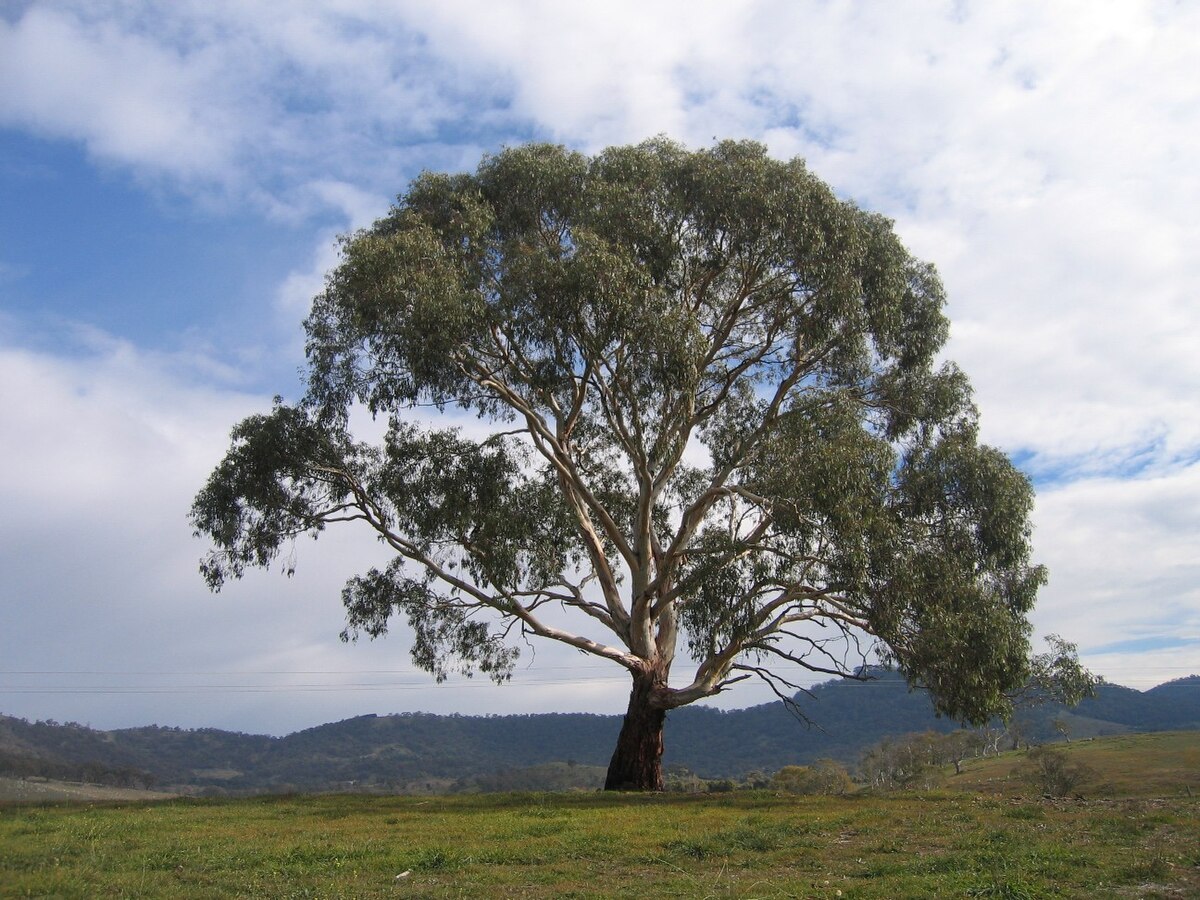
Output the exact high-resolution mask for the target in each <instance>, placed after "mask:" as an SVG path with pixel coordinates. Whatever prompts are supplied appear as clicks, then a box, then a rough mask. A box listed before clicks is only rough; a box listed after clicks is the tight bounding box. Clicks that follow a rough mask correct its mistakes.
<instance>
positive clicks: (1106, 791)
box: [946, 731, 1200, 798]
mask: <svg viewBox="0 0 1200 900" xmlns="http://www.w3.org/2000/svg"><path fill="white" fill-rule="evenodd" d="M1053 746H1054V747H1055V748H1057V749H1060V750H1063V751H1064V752H1066V753H1067V754H1068V756H1069V757H1070V760H1071V761H1072V762H1075V763H1082V764H1083V765H1085V766H1087V767H1088V768H1089V769H1090V770H1091V771H1092V776H1091V777H1090V778H1088V779H1087V780H1086V781H1084V782H1083V783H1082V784H1081V785H1080V786H1079V789H1078V793H1080V794H1082V795H1083V796H1084V797H1088V798H1103V797H1108V798H1114V797H1173V796H1179V795H1180V794H1182V795H1184V796H1198V797H1200V732H1196V731H1164V732H1154V733H1151V734H1122V735H1117V736H1114V737H1106V738H1095V739H1094V740H1086V741H1072V742H1071V743H1070V744H1066V743H1057V744H1054V745H1053ZM1024 761H1025V751H1019V752H1010V753H1002V754H1000V755H999V756H994V757H989V758H987V759H974V760H970V761H968V762H966V763H965V764H964V765H963V773H962V774H961V775H951V776H950V777H949V778H948V779H947V782H946V785H947V787H951V788H956V789H960V790H966V791H987V792H989V793H994V792H998V793H1005V794H1009V795H1020V794H1025V793H1029V791H1030V786H1029V784H1028V783H1026V782H1025V781H1024V779H1023V778H1022V777H1021V774H1020V768H1021V764H1022V763H1023V762H1024Z"/></svg>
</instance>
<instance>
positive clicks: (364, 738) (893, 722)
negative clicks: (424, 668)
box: [0, 670, 1200, 793]
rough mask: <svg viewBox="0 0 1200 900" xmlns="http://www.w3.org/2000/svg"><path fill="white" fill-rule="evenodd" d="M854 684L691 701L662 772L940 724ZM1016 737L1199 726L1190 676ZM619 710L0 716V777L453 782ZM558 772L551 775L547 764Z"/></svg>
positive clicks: (573, 736)
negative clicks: (305, 717)
mask: <svg viewBox="0 0 1200 900" xmlns="http://www.w3.org/2000/svg"><path fill="white" fill-rule="evenodd" d="M870 674H871V675H872V676H873V677H872V680H868V681H845V680H839V681H831V682H827V683H825V684H821V685H818V686H816V687H815V688H813V689H812V691H811V693H810V694H799V695H797V697H796V701H797V704H798V707H799V710H800V712H801V713H802V714H803V716H804V717H805V718H807V719H808V722H807V723H805V722H802V721H800V719H798V718H797V716H796V715H794V714H793V713H792V712H789V710H788V709H787V708H786V707H785V706H784V705H783V704H782V703H772V704H765V705H762V706H754V707H750V708H748V709H741V710H732V711H720V710H715V709H711V708H708V707H703V706H692V707H685V708H683V709H678V710H674V711H672V712H671V713H670V714H669V716H668V719H667V730H666V743H667V752H666V756H665V758H664V763H665V765H666V766H667V768H668V769H670V768H672V767H675V768H678V767H684V768H686V769H688V770H690V771H692V772H695V773H696V774H698V775H701V776H703V777H707V778H729V777H739V776H741V775H744V774H745V773H747V772H751V771H754V770H758V771H762V772H767V773H770V772H774V771H776V770H778V769H779V768H781V767H782V766H785V765H797V764H804V763H806V762H811V761H812V760H814V759H817V758H820V757H831V758H833V759H837V760H840V761H843V762H845V763H847V764H853V763H854V762H855V761H856V760H857V759H858V757H859V756H860V754H861V753H862V751H863V750H864V749H865V748H867V747H869V746H870V745H872V744H875V743H877V742H878V741H879V740H881V739H882V738H884V737H886V736H888V735H897V734H903V733H907V732H913V731H925V730H929V729H932V730H936V731H951V730H953V729H954V728H955V727H957V726H956V724H955V723H953V722H951V721H948V720H946V719H942V718H938V717H937V716H936V715H935V714H934V711H933V706H932V704H931V702H930V700H929V698H928V696H927V695H926V694H924V693H923V692H920V691H915V692H910V691H909V690H908V688H907V687H906V685H905V683H904V681H903V679H902V678H900V677H899V676H898V675H897V674H895V673H893V672H888V671H886V670H875V671H872V672H871V673H870ZM1018 725H1019V728H1020V731H1021V733H1022V735H1023V736H1024V737H1025V738H1026V739H1027V740H1035V741H1043V740H1052V739H1056V738H1059V737H1060V736H1061V730H1060V729H1065V731H1066V733H1067V734H1068V736H1072V737H1076V736H1077V737H1081V738H1084V737H1092V736H1098V735H1103V734H1116V733H1121V732H1126V731H1168V730H1186V729H1200V676H1195V675H1193V676H1189V677H1187V678H1182V679H1179V680H1177V681H1171V682H1168V683H1166V684H1162V685H1159V686H1158V687H1156V688H1152V689H1151V690H1148V691H1144V692H1142V691H1135V690H1132V689H1130V688H1125V687H1121V686H1119V685H1112V684H1105V685H1102V686H1101V687H1100V688H1099V690H1098V692H1097V695H1096V697H1094V698H1092V699H1089V700H1086V701H1084V702H1083V703H1082V704H1080V706H1079V707H1078V708H1076V709H1074V710H1071V711H1067V710H1065V709H1063V708H1062V707H1054V706H1047V707H1042V708H1039V709H1035V710H1030V711H1027V712H1025V713H1023V714H1022V715H1021V717H1020V719H1019V720H1018ZM620 727H621V718H620V717H619V716H599V715H589V714H584V713H544V714H539V715H520V716H457V715H453V716H438V715H430V714H426V713H403V714H400V715H385V716H376V715H369V716H359V717H357V718H353V719H346V720H344V721H341V722H334V723H331V724H328V725H321V726H319V727H316V728H309V729H306V730H304V731H299V732H296V733H294V734H290V735H287V736H286V737H280V738H276V737H269V736H265V735H252V734H242V733H238V732H229V731H220V730H217V729H209V728H202V729H194V730H185V729H178V728H161V727H158V726H153V725H152V726H148V727H144V728H127V729H120V730H117V731H96V730H94V729H91V728H86V727H84V726H82V725H77V724H66V725H61V724H58V723H53V722H35V723H30V722H27V721H25V720H23V719H15V718H11V717H7V716H0V775H4V774H9V775H42V776H46V777H51V778H74V779H79V780H85V779H86V780H89V781H95V782H99V783H108V784H121V785H140V786H155V787H158V788H160V789H176V790H184V791H188V792H207V793H226V792H228V793H244V792H260V791H293V790H294V791H315V790H347V789H353V790H379V791H426V790H430V791H431V790H448V789H454V788H455V787H456V786H457V787H458V788H459V789H461V788H463V787H464V786H469V785H471V784H476V785H478V784H479V783H483V782H487V783H508V782H511V781H512V779H511V778H510V779H508V781H507V782H506V780H505V779H504V778H500V779H497V778H496V776H497V775H500V774H503V773H506V772H512V771H513V770H518V769H526V768H532V767H541V770H544V771H549V770H547V769H546V766H547V764H550V763H556V762H557V763H565V764H566V766H565V767H564V768H570V767H574V766H578V767H579V768H580V769H581V770H582V769H585V768H590V767H593V766H605V765H606V764H607V762H608V756H609V754H610V753H611V752H612V748H613V745H614V743H615V741H616V737H617V732H618V731H619V730H620ZM555 771H558V770H555Z"/></svg>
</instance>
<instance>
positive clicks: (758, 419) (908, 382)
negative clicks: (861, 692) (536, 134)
mask: <svg viewBox="0 0 1200 900" xmlns="http://www.w3.org/2000/svg"><path fill="white" fill-rule="evenodd" d="M943 302H944V298H943V292H942V286H941V284H940V282H939V280H938V277H937V275H936V273H935V271H934V269H933V268H932V267H931V266H929V265H927V264H925V263H922V262H919V261H917V260H915V259H913V258H912V256H911V255H910V254H909V253H908V252H907V250H906V249H905V248H904V247H903V246H902V244H901V243H900V241H899V240H898V239H897V237H896V236H895V234H894V233H893V231H892V228H891V223H890V222H889V221H888V220H887V219H885V218H883V217H881V216H878V215H873V214H870V213H867V212H863V211H862V210H860V209H858V208H856V207H855V206H854V205H852V204H850V203H847V202H844V201H840V200H838V199H837V198H836V197H834V195H833V194H832V192H831V191H830V189H829V188H828V187H827V186H826V185H825V184H823V183H822V182H821V181H820V180H818V179H817V178H815V177H814V176H813V175H811V174H810V173H809V172H808V171H807V169H806V168H805V166H804V164H803V162H801V161H800V160H793V161H791V162H779V161H777V160H773V159H771V158H769V157H768V156H767V154H766V151H765V149H764V148H763V147H762V146H760V145H758V144H754V143H745V142H723V143H720V144H717V145H715V146H714V147H712V148H711V149H708V150H703V151H699V152H689V151H687V150H685V149H683V148H681V147H680V146H678V145H676V144H674V143H671V142H669V141H666V140H661V139H660V140H654V141H650V142H647V143H644V144H640V145H638V146H633V147H615V148H610V149H609V150H606V151H605V152H603V153H600V154H599V155H597V156H594V157H587V156H584V155H581V154H578V153H573V152H569V151H567V150H565V149H563V148H562V147H557V146H550V145H544V144H533V145H528V146H521V147H517V148H513V149H508V150H505V151H503V152H501V153H499V154H497V155H495V156H489V157H486V158H485V159H484V160H483V162H482V163H481V164H480V166H479V169H478V171H477V172H476V173H475V174H473V175H467V174H462V175H445V174H430V173H426V174H423V175H421V176H420V177H419V178H417V179H416V180H415V181H414V182H413V183H412V184H411V185H410V187H409V189H408V191H407V193H405V194H404V195H403V196H402V197H401V198H400V199H399V201H398V203H397V204H396V205H395V206H394V207H393V209H392V210H391V212H390V213H389V214H388V215H387V216H385V217H384V218H382V219H380V220H379V221H377V222H376V223H375V224H374V225H373V226H372V227H370V228H368V229H365V230H363V231H359V232H357V233H354V234H352V235H349V236H347V237H345V238H344V239H343V241H342V245H341V262H340V264H339V265H338V267H337V268H336V269H335V270H334V271H333V272H332V273H330V275H329V276H328V279H327V283H326V288H325V290H324V292H323V293H322V294H320V295H319V296H318V297H317V298H316V299H315V301H314V304H313V309H312V312H311V314H310V316H309V318H308V319H307V321H306V329H307V333H308V345H307V352H308V361H309V382H308V392H307V395H306V396H305V397H304V399H303V400H302V401H301V402H300V403H299V404H298V405H295V406H291V405H285V404H283V403H282V402H281V401H277V402H276V406H275V408H274V410H273V411H272V412H270V413H269V414H265V415H259V416H253V417H251V418H249V419H247V420H245V421H244V422H242V423H241V424H240V425H238V426H237V428H235V430H234V432H233V444H232V447H231V449H230V451H229V453H228V455H227V456H226V457H225V459H224V461H223V462H222V463H221V464H220V465H219V466H218V467H217V469H216V471H215V472H214V473H213V475H212V477H211V479H210V480H209V482H208V484H207V485H206V486H205V487H204V489H203V490H202V491H201V492H200V494H199V495H198V496H197V498H196V501H195V505H194V507H193V510H192V519H193V523H194V525H195V527H196V530H197V533H198V534H205V535H207V536H209V537H210V538H211V539H212V541H213V543H214V545H215V549H213V551H212V552H211V553H210V554H209V555H208V556H207V557H206V559H205V560H204V561H203V563H202V571H203V573H204V575H205V577H206V578H207V580H208V582H209V584H210V585H211V586H212V587H213V588H214V589H217V588H219V587H220V586H221V585H222V583H223V582H224V581H225V580H226V579H227V578H229V577H237V576H240V575H241V574H242V573H243V571H244V570H245V568H246V567H247V566H264V565H268V564H270V563H271V561H272V560H273V559H274V558H275V557H276V556H277V554H278V553H279V552H280V551H281V549H282V548H284V547H285V546H286V544H287V543H288V542H290V541H291V540H293V539H294V538H295V537H296V536H297V535H300V534H302V533H306V532H310V533H315V532H319V531H320V530H322V529H323V528H325V527H326V526H327V525H328V524H330V523H332V522H343V521H357V522H361V523H362V524H363V525H364V526H366V527H367V528H368V529H370V530H371V531H372V532H373V533H374V534H375V535H376V536H377V537H379V538H381V539H382V540H383V541H384V542H385V543H386V544H387V546H388V547H390V548H391V549H392V550H393V551H395V557H394V560H393V561H392V563H391V564H390V565H388V566H387V567H386V568H385V569H384V570H382V571H379V570H371V571H369V572H367V573H365V574H362V575H358V576H356V577H353V578H351V579H350V581H349V583H348V584H347V585H346V588H345V590H344V592H343V600H344V602H345V606H346V609H347V613H348V628H347V632H346V635H344V636H353V635H356V634H358V633H360V632H365V633H367V634H369V635H371V636H372V637H374V636H377V635H380V634H383V633H384V632H385V631H386V629H387V627H388V623H389V620H390V619H391V617H392V616H393V615H395V614H397V613H402V614H403V615H404V617H405V618H406V619H407V622H408V624H409V625H410V626H411V628H412V630H413V632H414V634H415V637H414V642H413V647H412V654H413V658H414V660H415V661H416V663H417V664H418V665H420V666H422V667H424V668H425V669H427V670H429V671H430V672H432V673H434V674H435V675H436V676H437V677H438V678H442V677H444V676H445V674H446V673H447V672H448V671H450V670H451V669H452V668H457V669H458V670H461V671H471V670H475V669H477V670H480V671H483V672H485V673H487V674H489V675H491V676H492V677H493V678H496V679H497V680H503V679H505V678H507V677H508V674H509V672H510V671H511V667H512V665H513V662H514V659H515V658H516V656H517V653H518V650H517V646H516V645H517V643H519V641H518V640H517V639H518V638H519V637H521V636H536V637H541V638H547V639H552V640H556V641H561V642H563V643H566V644H569V645H571V646H573V647H576V648H578V649H579V650H581V651H584V652H586V653H590V654H593V655H595V656H599V657H603V658H605V659H609V660H612V661H613V662H614V663H616V664H618V665H621V666H624V667H625V668H626V669H628V670H629V672H630V673H631V674H632V676H633V691H632V693H631V697H630V706H629V713H628V715H627V718H626V723H625V727H624V729H623V731H622V734H621V737H620V739H619V742H618V747H617V751H616V753H615V754H614V757H613V762H612V765H611V768H610V772H609V786H610V787H638V788H656V787H658V786H660V784H661V773H660V766H659V758H660V756H661V750H662V723H663V717H664V714H665V710H667V709H670V708H673V707H677V706H681V705H683V704H687V703H691V702H692V701H694V700H698V699H700V698H702V697H708V696H711V695H713V694H715V693H717V692H719V691H722V690H724V689H725V688H727V687H729V685H731V684H732V683H734V682H736V681H738V680H741V679H743V678H747V677H752V676H755V675H757V676H759V677H762V678H764V679H766V680H767V681H768V682H769V683H771V684H772V685H773V686H774V687H775V688H776V690H777V691H779V692H780V693H781V694H782V693H786V692H787V691H788V690H789V689H792V688H794V683H793V682H792V681H789V679H791V678H794V677H795V676H794V675H793V674H792V673H793V672H796V671H798V670H808V671H810V672H821V673H835V674H851V673H852V672H853V667H854V665H855V664H856V663H857V662H859V661H861V659H862V653H863V652H864V651H865V650H866V649H867V648H868V647H873V648H874V649H875V650H876V652H878V653H880V654H882V655H883V656H884V657H885V658H886V659H888V660H890V661H891V662H894V663H895V664H897V665H898V666H899V667H900V668H901V669H902V670H903V671H904V672H905V674H906V675H907V676H908V677H909V678H910V680H911V681H912V682H913V683H917V684H920V685H923V686H925V687H927V688H929V690H930V691H931V693H932V694H933V696H934V698H935V699H936V702H937V705H938V707H939V709H940V710H942V711H943V712H945V713H947V714H949V715H952V716H955V717H958V718H961V719H966V720H971V721H975V722H979V721H982V720H985V719H988V718H990V717H992V716H993V715H995V714H997V713H1003V712H1004V709H1005V704H1006V702H1007V701H1006V700H1005V694H1006V692H1008V691H1011V690H1012V689H1013V688H1015V687H1016V686H1018V685H1019V684H1021V683H1022V682H1023V681H1024V679H1025V678H1026V675H1027V672H1028V662H1027V657H1028V652H1029V647H1028V632H1029V626H1028V624H1027V621H1026V615H1027V613H1028V612H1029V610H1030V608H1031V606H1032V604H1033V602H1034V599H1035V595H1036V593H1037V589H1038V587H1039V585H1040V584H1041V583H1042V581H1043V580H1044V574H1043V571H1042V569H1041V568H1040V567H1036V566H1032V565H1030V562H1029V536H1030V529H1029V524H1028V515H1029V511H1030V507H1031V503H1032V494H1031V489H1030V486H1029V484H1028V482H1027V480H1026V479H1025V478H1024V477H1023V476H1022V475H1021V474H1020V473H1019V472H1018V471H1016V470H1015V469H1014V468H1013V467H1012V465H1011V464H1010V463H1009V462H1008V460H1007V459H1006V458H1005V457H1004V455H1003V454H1001V453H1000V452H998V451H997V450H995V449H992V448H989V447H986V446H981V445H980V444H979V443H978V441H977V427H976V412H975V409H974V407H973V405H972V402H971V397H970V389H969V386H968V383H967V381H966V379H965V378H964V376H963V374H962V373H961V372H960V371H959V370H958V369H957V368H955V367H954V366H953V365H951V364H943V365H941V366H938V365H937V364H936V363H935V357H936V355H937V353H938V351H939V349H940V348H941V347H942V345H943V343H944V341H945V339H946V335H947V322H946V320H945V318H944V316H943V314H942V306H943ZM356 404H362V405H365V406H366V407H367V408H368V409H369V410H370V411H371V412H372V413H373V414H375V415H377V416H382V417H386V419H387V421H388V422H389V426H390V427H389V430H388V432H387V436H386V438H385V439H384V441H383V443H382V445H379V446H375V445H368V444H365V443H361V442H358V441H356V439H355V438H354V436H353V435H352V434H351V433H350V430H349V427H348V416H349V413H350V410H351V408H352V407H353V406H355V405H356ZM429 405H431V406H435V407H438V408H446V407H455V406H457V407H462V408H463V409H466V410H470V411H473V412H474V413H476V414H478V415H479V416H481V417H484V418H485V419H487V420H491V421H493V422H495V423H497V424H496V425H495V427H494V434H493V435H492V436H490V437H487V438H486V439H484V440H472V439H469V438H468V437H466V436H464V434H463V433H462V432H461V431H456V430H453V429H437V428H430V427H425V426H422V425H419V424H417V418H416V417H415V416H413V415H412V414H411V411H412V410H413V409H414V407H418V406H429ZM560 610H565V611H566V612H568V613H574V614H575V619H574V624H572V625H571V626H569V627H568V626H564V625H563V624H562V623H563V622H564V621H568V620H569V618H570V617H568V616H564V615H563V614H562V612H560ZM548 611H553V615H552V616H550V617H547V615H546V613H547V612H548ZM680 641H682V642H683V645H682V646H683V649H686V652H687V656H688V658H689V662H688V665H687V672H686V674H684V675H683V677H676V678H674V679H671V678H669V676H670V674H671V667H672V663H673V662H674V661H675V659H676V653H677V650H678V649H679V647H680Z"/></svg>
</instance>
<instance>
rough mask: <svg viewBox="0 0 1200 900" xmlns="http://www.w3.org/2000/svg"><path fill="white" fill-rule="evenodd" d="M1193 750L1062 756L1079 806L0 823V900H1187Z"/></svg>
mask: <svg viewBox="0 0 1200 900" xmlns="http://www.w3.org/2000/svg"><path fill="white" fill-rule="evenodd" d="M1195 737H1196V735H1195V733H1193V734H1191V735H1185V736H1182V738H1181V737H1180V736H1170V735H1167V736H1161V735H1141V736H1137V737H1126V736H1122V737H1120V738H1113V739H1109V740H1105V741H1100V740H1097V741H1095V742H1087V743H1080V742H1076V743H1074V744H1072V745H1071V747H1070V748H1068V752H1069V753H1071V754H1072V755H1073V756H1074V755H1076V754H1079V755H1080V756H1082V755H1083V754H1088V759H1087V763H1088V765H1090V766H1092V767H1093V768H1094V769H1095V770H1096V772H1097V775H1096V782H1097V783H1096V785H1092V787H1091V789H1089V791H1088V792H1086V793H1085V796H1086V797H1087V799H1086V800H1044V799H1042V798H1040V797H1039V796H1037V794H1036V792H1033V791H1031V790H1030V788H1029V786H1028V785H1024V786H1022V783H1021V782H1020V781H1019V780H1014V779H1011V778H1009V774H1010V772H1011V770H1012V769H1013V768H1014V767H1015V766H1017V765H1019V764H1020V761H1021V755H1020V754H1016V755H1009V756H1007V757H1002V758H1000V759H998V760H997V759H993V760H986V761H981V762H980V763H978V764H977V765H976V766H973V767H971V768H969V769H968V771H967V772H965V773H964V774H963V775H962V776H956V777H955V778H951V779H950V781H949V783H948V785H949V788H950V789H946V790H942V791H939V792H931V793H922V794H892V795H875V796H872V795H870V794H865V793H860V794H853V795H849V796H845V797H799V796H795V795H782V794H774V793H770V792H749V793H728V794H716V795H706V796H690V795H644V796H639V795H610V794H600V793H590V794H581V793H570V794H568V793H563V794H483V795H472V796H457V797H370V796H363V795H345V796H339V795H323V796H308V797H260V798H254V799H248V800H211V801H199V800H169V801H163V802H156V803H149V802H136V803H128V802H126V803H121V804H117V803H94V804H91V805H79V804H75V805H68V804H60V805H32V804H23V805H22V804H8V805H0V897H25V896H29V897H64V898H71V897H79V898H83V897H88V898H91V897H172V898H175V897H181V898H188V897H195V898H200V897H204V898H208V897H283V898H286V897H338V898H342V897H547V898H549V897H651V896H654V897H762V898H781V897H838V896H840V897H844V898H856V897H859V898H872V897H873V898H903V897H968V898H971V897H980V898H1009V900H1022V898H1044V897H1055V898H1058V897H1080V898H1083V897H1088V898H1091V897H1163V898H1166V897H1186V896H1200V791H1197V790H1195V789H1194V788H1193V787H1192V786H1191V785H1192V783H1193V782H1192V780H1191V779H1194V778H1195V775H1196V766H1195V765H1194V754H1195V752H1196V751H1195V750H1194V749H1193V746H1194V745H1195V744H1196V740H1195ZM1098 785H1107V788H1108V791H1109V793H1108V795H1106V796H1105V795H1101V794H1100V793H1098V792H1097V790H1096V788H1097V786H1098ZM1122 786H1124V787H1122ZM985 789H986V790H985ZM1189 791H1190V794H1189ZM1018 794H1019V795H1018ZM401 873H407V874H406V875H404V876H403V877H401V878H397V876H398V875H401ZM839 892H840V893H839Z"/></svg>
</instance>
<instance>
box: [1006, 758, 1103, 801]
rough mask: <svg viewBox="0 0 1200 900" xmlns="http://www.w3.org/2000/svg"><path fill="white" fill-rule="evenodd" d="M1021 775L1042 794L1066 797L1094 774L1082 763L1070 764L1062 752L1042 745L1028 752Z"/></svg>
mask: <svg viewBox="0 0 1200 900" xmlns="http://www.w3.org/2000/svg"><path fill="white" fill-rule="evenodd" d="M1022 774H1023V775H1024V776H1025V778H1026V780H1028V781H1029V782H1030V783H1031V784H1033V785H1034V786H1035V787H1036V788H1037V789H1038V790H1040V791H1042V793H1044V794H1049V795H1050V796H1051V797H1066V796H1067V795H1068V794H1070V793H1072V792H1073V791H1074V790H1075V789H1076V788H1077V787H1078V786H1079V785H1081V784H1082V783H1083V782H1085V781H1087V780H1088V779H1090V778H1093V777H1095V774H1096V773H1095V772H1093V771H1092V769H1091V768H1090V767H1088V766H1085V765H1084V764H1083V763H1078V762H1071V760H1070V758H1069V757H1068V756H1067V754H1066V753H1064V752H1063V751H1062V750H1058V749H1055V748H1054V747H1047V746H1045V745H1043V746H1041V747H1034V748H1033V749H1032V750H1030V751H1029V753H1028V755H1027V756H1026V759H1025V764H1024V766H1023V767H1022Z"/></svg>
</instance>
